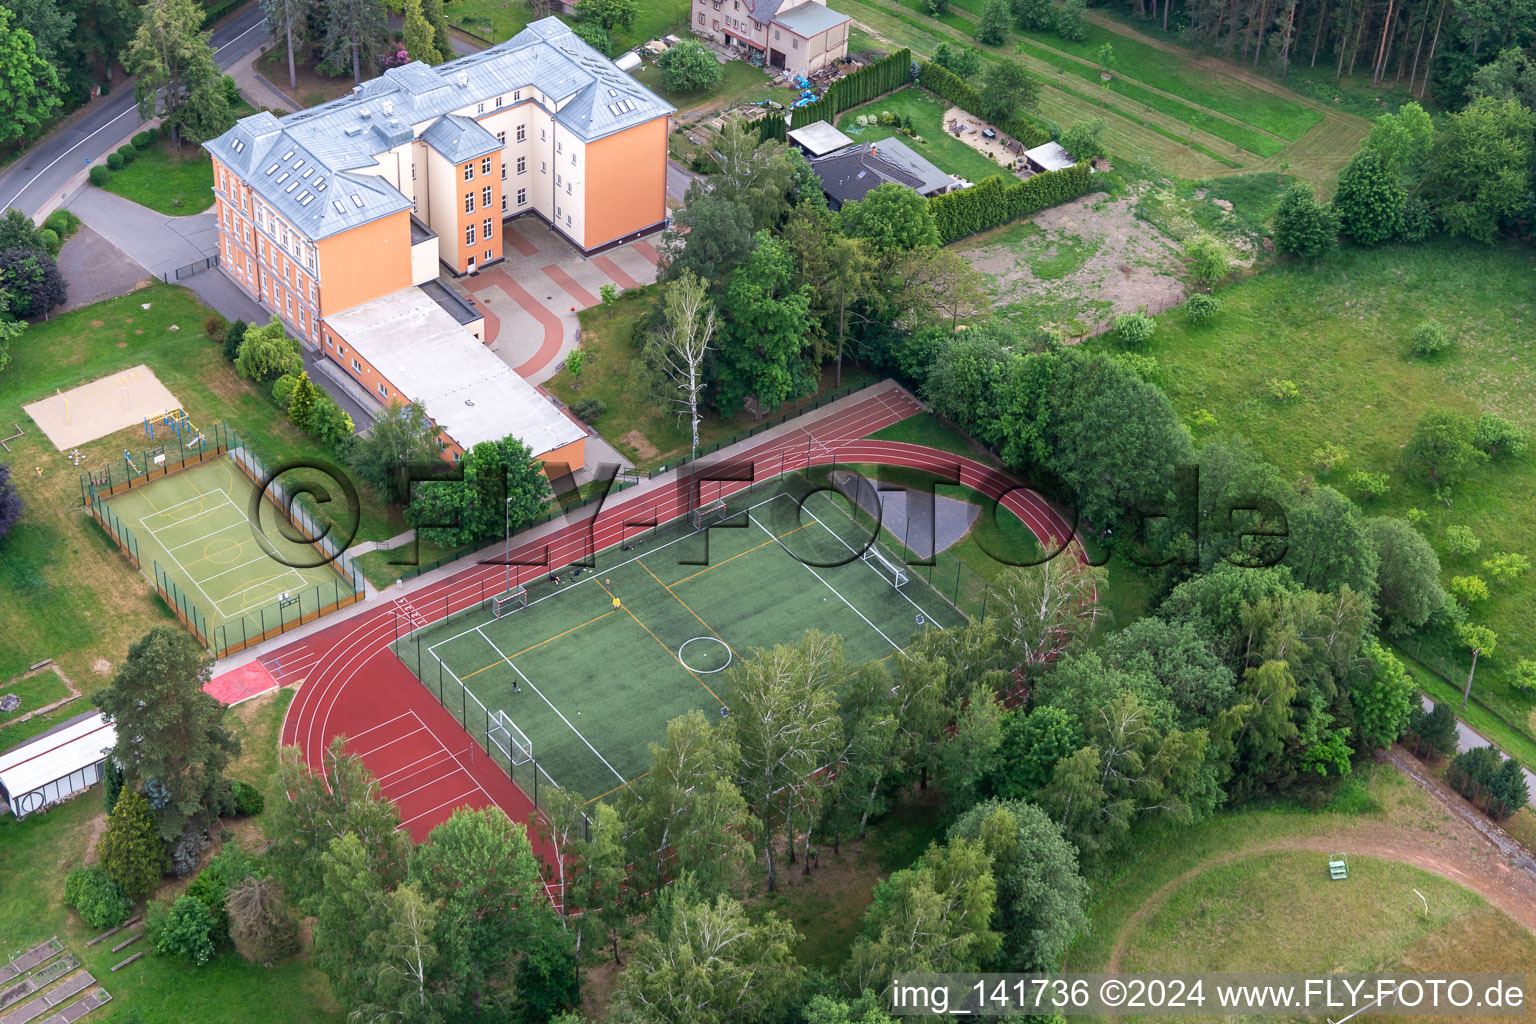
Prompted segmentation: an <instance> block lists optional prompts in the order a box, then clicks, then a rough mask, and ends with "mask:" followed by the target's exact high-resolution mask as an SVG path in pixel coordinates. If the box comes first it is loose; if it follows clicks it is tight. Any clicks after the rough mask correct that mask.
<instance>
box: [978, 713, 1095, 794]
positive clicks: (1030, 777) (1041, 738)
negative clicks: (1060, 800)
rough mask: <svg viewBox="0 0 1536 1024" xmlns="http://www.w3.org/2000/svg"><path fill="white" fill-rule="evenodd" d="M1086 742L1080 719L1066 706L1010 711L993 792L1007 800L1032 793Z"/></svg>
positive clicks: (992, 786)
mask: <svg viewBox="0 0 1536 1024" xmlns="http://www.w3.org/2000/svg"><path fill="white" fill-rule="evenodd" d="M1082 745H1083V736H1082V730H1081V729H1079V728H1078V725H1077V720H1076V719H1075V718H1073V716H1072V715H1070V714H1068V713H1067V711H1066V710H1065V709H1063V708H1058V707H1040V708H1036V709H1035V710H1034V711H1032V712H1025V711H1023V710H1022V709H1019V710H1014V711H1010V712H1008V714H1007V716H1006V717H1005V718H1004V720H1003V735H1002V741H1001V743H1000V744H999V746H998V751H997V767H996V770H995V771H994V772H993V776H992V779H991V792H992V795H993V796H996V797H999V798H1001V799H1004V800H1022V799H1024V798H1025V797H1027V796H1030V795H1031V794H1033V793H1034V792H1035V791H1036V790H1038V789H1040V788H1041V787H1042V786H1044V785H1045V784H1046V783H1047V782H1049V781H1050V780H1051V773H1052V772H1053V771H1055V769H1056V762H1057V761H1060V760H1061V759H1062V758H1064V757H1066V756H1067V755H1068V754H1071V753H1072V752H1073V751H1074V750H1076V749H1077V748H1078V747H1081V746H1082Z"/></svg>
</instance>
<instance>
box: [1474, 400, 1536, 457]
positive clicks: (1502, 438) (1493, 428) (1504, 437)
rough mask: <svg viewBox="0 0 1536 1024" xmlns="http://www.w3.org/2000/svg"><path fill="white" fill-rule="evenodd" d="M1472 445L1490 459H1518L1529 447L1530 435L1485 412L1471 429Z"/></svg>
mask: <svg viewBox="0 0 1536 1024" xmlns="http://www.w3.org/2000/svg"><path fill="white" fill-rule="evenodd" d="M1472 443H1473V445H1475V446H1476V447H1477V449H1478V450H1479V451H1481V452H1482V453H1483V454H1485V455H1487V456H1488V458H1490V459H1498V458H1511V459H1518V458H1520V457H1521V456H1522V455H1524V454H1525V452H1526V449H1527V448H1529V447H1530V443H1531V435H1530V434H1529V433H1528V432H1527V431H1524V430H1521V429H1520V428H1519V427H1517V426H1515V425H1514V424H1513V423H1511V422H1509V421H1508V420H1506V419H1503V418H1501V417H1499V416H1495V415H1494V414H1493V413H1491V412H1485V413H1483V414H1482V415H1481V416H1479V417H1478V418H1477V423H1476V424H1474V425H1473V427H1472Z"/></svg>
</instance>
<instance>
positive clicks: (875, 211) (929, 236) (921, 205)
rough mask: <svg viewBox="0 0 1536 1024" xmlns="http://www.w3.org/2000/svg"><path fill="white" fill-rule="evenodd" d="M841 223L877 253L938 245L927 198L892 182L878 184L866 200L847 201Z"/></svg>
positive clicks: (840, 215)
mask: <svg viewBox="0 0 1536 1024" xmlns="http://www.w3.org/2000/svg"><path fill="white" fill-rule="evenodd" d="M838 224H839V226H840V227H841V228H842V230H843V233H844V234H845V235H848V236H849V237H852V238H862V239H864V240H866V241H867V242H868V243H869V247H870V249H871V250H872V252H873V253H874V254H876V255H878V256H885V255H887V254H890V253H895V252H899V251H904V250H911V249H916V248H917V247H918V246H921V245H934V246H936V245H938V244H939V229H938V226H937V225H936V224H935V223H934V219H933V211H932V210H930V209H929V208H928V200H926V199H924V198H923V197H922V196H920V195H918V194H917V193H916V192H914V191H912V190H911V189H910V188H907V187H906V186H905V185H898V184H896V183H895V182H892V181H887V182H882V183H881V184H879V185H877V186H876V187H875V188H873V189H871V190H870V191H869V192H868V193H867V194H866V195H865V196H864V198H863V199H860V200H857V201H855V202H851V203H844V204H843V206H842V209H840V210H838Z"/></svg>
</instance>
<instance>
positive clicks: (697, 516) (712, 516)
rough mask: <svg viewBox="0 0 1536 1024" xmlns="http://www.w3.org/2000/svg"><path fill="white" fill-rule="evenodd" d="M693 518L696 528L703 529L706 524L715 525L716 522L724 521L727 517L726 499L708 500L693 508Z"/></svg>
mask: <svg viewBox="0 0 1536 1024" xmlns="http://www.w3.org/2000/svg"><path fill="white" fill-rule="evenodd" d="M692 518H693V528H694V529H695V530H702V529H704V527H706V526H713V525H714V524H715V523H718V522H721V521H723V520H724V519H725V501H724V500H723V499H716V500H714V501H706V502H705V503H704V504H702V505H700V506H699V507H698V508H696V509H694V510H693V515H692Z"/></svg>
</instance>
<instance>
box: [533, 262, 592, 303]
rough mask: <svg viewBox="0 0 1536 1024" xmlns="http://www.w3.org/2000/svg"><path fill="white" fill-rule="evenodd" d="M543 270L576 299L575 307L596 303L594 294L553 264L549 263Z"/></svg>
mask: <svg viewBox="0 0 1536 1024" xmlns="http://www.w3.org/2000/svg"><path fill="white" fill-rule="evenodd" d="M543 270H544V275H545V276H546V277H548V278H549V279H550V280H551V281H553V282H555V284H556V285H558V286H559V287H560V289H561V290H562V291H564V292H565V294H567V295H569V296H570V297H571V298H573V299H575V300H576V308H577V309H586V308H587V307H588V306H595V305H597V296H596V295H593V294H592V293H591V292H589V291H587V290H586V289H585V288H583V287H582V286H581V283H580V282H578V281H577V280H576V279H575V278H574V277H572V276H571V275H570V274H567V273H566V272H565V271H564V270H561V269H560V268H559V267H558V266H556V265H555V264H553V263H551V264H550V265H549V266H547V267H544V268H543Z"/></svg>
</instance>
